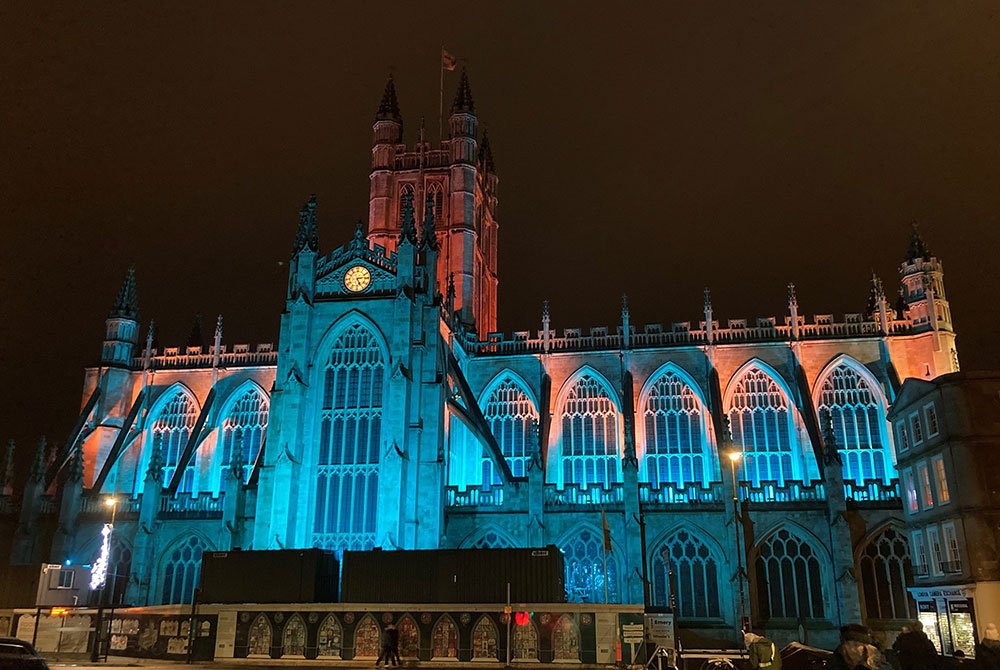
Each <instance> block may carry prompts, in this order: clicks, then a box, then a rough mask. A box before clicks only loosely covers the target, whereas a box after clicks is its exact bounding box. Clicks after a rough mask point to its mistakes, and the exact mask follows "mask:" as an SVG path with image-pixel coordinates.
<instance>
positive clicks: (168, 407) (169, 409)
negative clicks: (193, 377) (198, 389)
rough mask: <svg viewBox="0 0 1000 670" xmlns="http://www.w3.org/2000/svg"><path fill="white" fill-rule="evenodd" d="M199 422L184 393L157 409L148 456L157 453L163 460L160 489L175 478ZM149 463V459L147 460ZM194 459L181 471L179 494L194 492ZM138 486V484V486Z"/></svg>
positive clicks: (195, 409)
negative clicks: (182, 455) (185, 449)
mask: <svg viewBox="0 0 1000 670" xmlns="http://www.w3.org/2000/svg"><path fill="white" fill-rule="evenodd" d="M197 420H198V410H197V408H196V407H195V405H194V403H193V402H192V401H191V396H189V395H188V394H187V393H185V392H184V391H182V390H180V389H178V390H177V391H175V392H174V394H173V396H172V397H171V398H170V399H169V400H168V401H167V402H166V404H165V405H163V406H162V407H161V408H160V413H159V414H157V415H156V419H155V420H154V421H153V423H152V425H151V426H150V427H149V434H150V437H151V438H152V439H151V440H150V446H149V449H150V451H149V453H150V454H153V453H156V452H157V451H159V452H160V453H161V454H162V456H163V485H164V486H168V485H169V484H170V480H171V479H173V477H174V472H175V471H176V470H177V466H178V465H179V463H180V460H181V454H182V453H184V447H186V446H187V443H188V440H189V439H190V438H191V431H192V430H193V429H194V424H195V422H196V421H197ZM147 460H148V457H147ZM194 462H195V458H194V456H192V457H191V460H189V461H188V464H187V467H186V468H184V476H183V478H182V479H181V483H180V486H179V487H178V488H177V492H178V493H191V491H192V490H193V489H194V473H195V467H194ZM142 478H143V473H138V476H137V477H136V480H137V483H139V482H141V481H142ZM138 485H139V486H141V483H139V484H138Z"/></svg>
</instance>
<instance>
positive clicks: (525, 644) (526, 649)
mask: <svg viewBox="0 0 1000 670" xmlns="http://www.w3.org/2000/svg"><path fill="white" fill-rule="evenodd" d="M512 650H513V654H511V655H512V656H513V657H514V659H515V660H518V661H537V660H538V629H537V628H535V623H534V622H533V621H530V620H529V621H528V623H526V624H525V625H523V626H517V625H515V626H514V645H513V649H512Z"/></svg>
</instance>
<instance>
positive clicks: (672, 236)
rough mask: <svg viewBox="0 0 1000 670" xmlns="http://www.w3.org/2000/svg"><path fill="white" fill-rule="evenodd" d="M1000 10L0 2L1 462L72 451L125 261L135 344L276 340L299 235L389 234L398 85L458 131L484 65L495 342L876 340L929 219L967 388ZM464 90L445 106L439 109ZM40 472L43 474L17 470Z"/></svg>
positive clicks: (991, 286) (987, 303) (979, 317)
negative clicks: (899, 271)
mask: <svg viewBox="0 0 1000 670" xmlns="http://www.w3.org/2000/svg"><path fill="white" fill-rule="evenodd" d="M998 12H1000V10H998V5H997V3H996V2H992V1H988V0H983V1H970V2H963V3H944V2H936V1H927V2H920V1H914V0H902V1H899V2H888V1H887V2H878V3H871V2H838V3H829V2H827V3H812V2H802V1H801V0H780V1H778V0H776V1H773V2H767V3H763V2H722V3H711V2H697V3H687V2H685V3H676V4H669V3H662V2H655V3H650V4H648V5H641V4H639V3H608V2H590V3H582V2H573V3H557V2H545V3H538V2H523V3H514V2H504V3H499V2H497V3H455V2H436V3H427V2H422V3H416V2H408V3H400V4H392V3H386V2H377V3H376V2H365V3H356V4H353V5H351V4H347V3H340V2H315V3H305V2H281V3H275V2H266V3H254V2H239V3H224V2H212V3H199V2H186V3H185V2H181V3H175V2H170V3H152V2H142V3H136V2H129V3H110V2H107V3H77V2H72V3H65V6H60V4H59V3H42V2H27V3H23V4H18V3H10V2H5V3H3V4H2V5H0V225H2V231H3V244H2V246H0V279H2V285H0V380H2V391H0V393H2V397H0V436H3V437H7V436H11V437H15V438H17V439H18V441H19V444H25V445H26V446H27V444H33V443H34V441H35V440H36V439H37V436H38V435H39V434H42V433H45V434H47V435H49V436H50V438H51V439H54V440H56V441H60V442H61V441H62V440H63V439H64V438H65V434H66V432H67V431H68V429H69V427H70V426H71V425H72V423H73V420H74V418H75V414H74V412H75V411H76V410H78V408H79V405H80V393H81V381H82V368H83V367H84V366H85V365H87V364H91V363H93V362H95V361H96V359H97V356H98V354H99V352H100V342H101V337H102V329H103V321H104V318H105V316H106V315H107V312H108V309H109V308H110V306H111V302H112V299H113V297H114V294H115V292H116V290H117V288H118V285H119V283H120V281H121V278H122V276H123V274H124V272H125V269H126V267H127V266H128V265H129V264H130V263H134V264H135V265H136V267H137V273H138V281H139V295H140V305H141V310H142V318H143V320H144V321H146V320H148V319H150V318H155V319H156V320H157V322H158V323H159V324H160V328H161V331H160V332H161V337H160V340H161V344H164V345H170V344H183V342H184V339H185V338H186V334H187V332H188V331H189V329H190V326H191V322H192V318H193V315H194V314H195V313H199V312H200V313H202V314H204V315H205V316H206V321H208V322H211V321H212V320H213V319H214V316H215V315H216V314H218V313H220V312H221V313H222V314H223V315H224V316H225V340H226V341H227V342H228V343H230V344H231V343H234V342H259V341H273V340H274V339H275V337H276V334H277V325H278V317H279V313H280V310H281V306H282V304H281V303H282V298H283V292H284V286H285V281H286V279H285V267H283V266H282V265H280V263H281V262H282V261H284V260H286V259H287V256H288V251H289V248H290V244H291V241H292V238H293V235H294V230H295V223H296V211H297V209H298V207H299V206H300V205H301V203H302V202H303V201H304V200H305V198H306V197H308V195H309V194H310V193H313V192H315V193H317V194H318V197H319V203H320V225H321V228H320V242H321V245H322V247H323V249H325V250H329V249H330V248H332V247H333V246H336V245H338V244H340V243H341V242H342V241H344V240H346V239H347V238H348V237H349V235H350V234H351V232H352V230H353V222H354V221H355V220H357V219H358V218H359V217H361V216H364V215H365V214H366V212H367V197H368V195H367V194H368V168H369V160H370V153H369V149H370V133H371V130H370V126H371V121H372V116H373V114H374V112H375V108H376V106H377V103H378V99H379V96H380V94H381V91H382V87H383V85H384V81H385V77H386V74H387V72H388V71H389V68H390V67H392V68H394V71H395V75H396V80H397V84H398V88H399V97H400V104H401V106H402V111H403V115H404V117H405V120H406V137H407V141H408V142H412V141H413V139H414V137H415V134H416V129H417V127H418V126H419V119H420V117H421V116H426V117H427V119H428V126H429V127H431V128H434V127H436V125H437V120H436V114H437V106H438V49H439V48H440V45H442V44H444V45H446V46H447V48H448V49H449V50H450V51H451V52H452V53H454V54H456V55H458V56H460V57H463V58H465V59H466V60H467V63H468V65H469V69H470V77H471V81H472V87H473V91H474V94H475V98H476V104H477V110H478V111H479V116H480V120H481V123H482V124H484V125H485V126H487V127H488V128H489V131H490V134H491V137H492V139H493V146H494V153H495V156H496V160H497V164H498V171H499V173H500V178H501V182H500V186H501V199H500V202H501V205H500V224H501V229H500V256H499V258H500V281H501V284H500V323H501V327H502V328H503V329H504V330H505V331H511V330H519V329H527V328H537V327H538V323H539V314H540V310H541V302H542V300H543V299H545V298H548V299H550V300H551V301H552V315H553V325H554V326H555V327H557V328H560V329H561V328H565V327H573V326H581V327H588V326H592V325H609V326H613V325H614V324H615V323H616V321H617V319H618V310H619V300H620V296H621V294H622V293H628V294H629V297H630V301H631V303H632V314H633V318H634V320H635V321H636V322H638V323H640V324H641V323H645V322H663V323H670V322H671V321H681V320H697V319H698V318H699V314H700V307H701V291H702V288H703V287H704V286H706V285H707V286H710V287H711V288H712V290H713V296H714V302H715V307H716V314H717V315H718V316H719V317H720V318H722V319H726V318H740V317H747V318H752V317H755V316H758V315H760V316H766V315H781V314H782V313H783V311H784V308H785V288H784V287H785V284H786V283H787V282H788V281H794V282H796V284H797V286H798V293H799V302H800V305H801V309H802V310H803V311H804V312H805V313H807V314H813V313H817V312H819V313H825V312H833V313H843V312H846V311H860V310H861V309H862V308H863V307H864V303H865V298H866V293H867V286H868V276H869V273H870V271H871V269H872V268H874V269H875V270H876V271H877V272H878V273H880V274H881V275H882V277H883V278H884V279H886V283H887V284H888V285H890V286H892V287H894V286H895V276H896V275H895V272H896V265H897V263H898V262H899V260H900V257H901V255H902V252H903V250H904V247H905V241H906V237H907V234H908V228H907V227H908V222H909V221H910V220H911V219H916V220H918V221H919V222H921V225H922V230H923V231H924V234H925V237H926V238H927V240H928V242H929V243H930V245H931V248H932V249H933V250H934V251H935V253H936V254H937V255H939V256H940V257H941V258H942V259H943V260H944V262H945V268H946V271H947V274H946V282H947V290H948V294H949V297H950V299H951V301H952V309H953V312H954V315H955V321H956V323H957V329H958V332H959V353H960V355H961V358H962V363H963V367H964V368H965V369H972V368H987V367H993V368H996V367H1000V353H998V348H997V346H996V345H995V342H994V339H993V337H994V334H995V333H997V332H998V331H1000V310H997V309H996V308H995V307H994V300H995V298H994V292H995V289H996V286H997V282H996V278H995V275H994V267H993V266H994V263H995V261H996V252H997V249H1000V228H998V223H1000V221H998V212H1000V16H998ZM456 83H457V77H456V76H455V75H449V79H448V81H447V82H446V104H447V101H449V100H450V97H451V95H452V93H453V91H454V86H455V84H456ZM19 460H20V459H19Z"/></svg>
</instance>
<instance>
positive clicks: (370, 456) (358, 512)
mask: <svg viewBox="0 0 1000 670" xmlns="http://www.w3.org/2000/svg"><path fill="white" fill-rule="evenodd" d="M384 377H385V364H384V361H383V358H382V352H381V350H380V349H379V345H378V341H377V340H376V339H375V336H374V335H373V334H372V333H371V332H370V331H369V330H368V329H367V328H365V327H364V326H361V325H360V324H358V325H353V326H351V327H349V328H347V329H346V330H345V331H344V332H343V333H341V335H340V336H339V337H338V338H337V340H336V342H334V344H333V350H332V351H331V353H330V356H329V358H328V359H327V361H326V366H325V372H324V384H323V402H322V410H321V424H320V436H319V448H318V452H319V458H318V464H317V473H316V508H315V519H314V524H313V546H316V547H321V548H324V549H332V550H344V549H350V550H365V549H371V548H372V547H373V546H374V545H375V511H376V503H377V498H378V464H379V448H380V445H381V430H382V403H383V398H382V395H383V393H382V386H383V382H384Z"/></svg>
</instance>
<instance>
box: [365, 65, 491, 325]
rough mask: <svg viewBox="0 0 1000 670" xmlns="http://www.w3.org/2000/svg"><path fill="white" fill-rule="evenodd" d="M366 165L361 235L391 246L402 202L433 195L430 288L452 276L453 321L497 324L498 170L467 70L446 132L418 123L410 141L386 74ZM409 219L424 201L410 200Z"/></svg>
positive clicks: (442, 286) (442, 289)
mask: <svg viewBox="0 0 1000 670" xmlns="http://www.w3.org/2000/svg"><path fill="white" fill-rule="evenodd" d="M372 132H373V141H372V172H371V177H370V178H371V192H370V197H369V210H368V239H369V240H370V241H371V242H373V243H374V244H378V245H381V246H382V247H384V248H386V249H387V250H389V251H394V250H395V249H396V245H397V244H398V241H399V237H400V227H401V221H402V217H403V202H404V198H406V197H407V196H410V197H412V201H413V202H415V203H424V202H427V201H428V199H429V200H430V201H431V203H433V211H434V217H435V222H434V229H435V231H436V236H437V240H438V245H439V246H440V253H439V255H438V260H437V273H436V274H437V287H438V288H437V291H438V293H440V294H441V295H442V296H444V295H448V291H449V288H448V287H449V283H450V282H453V283H454V302H453V306H452V308H453V309H454V312H455V316H456V317H457V321H458V323H459V324H460V325H462V326H463V327H465V328H467V329H470V330H474V331H475V332H476V333H478V334H479V336H480V337H485V335H486V334H487V333H489V332H491V331H494V330H496V328H497V321H496V307H497V253H496V249H497V227H498V225H497V218H496V209H497V181H498V180H497V176H496V169H495V165H494V162H493V153H492V149H491V147H490V145H489V141H488V139H487V138H486V137H485V134H484V135H483V136H482V137H480V133H479V119H478V117H477V116H476V105H475V100H474V99H473V97H472V88H471V86H470V84H469V77H468V74H467V73H466V72H465V71H464V70H463V71H462V76H461V80H460V81H459V85H458V90H457V91H456V93H455V98H454V102H453V103H452V106H451V115H450V116H449V118H448V137H446V138H441V140H440V141H439V142H438V143H437V145H436V146H435V145H434V144H433V143H432V142H430V141H428V140H427V138H426V136H425V130H424V128H423V124H421V129H420V135H419V137H418V138H417V142H416V144H415V145H413V146H412V147H408V146H407V145H406V144H405V143H403V117H402V115H401V113H400V110H399V102H398V98H397V96H396V85H395V82H394V81H393V79H392V78H391V77H390V78H389V81H388V82H387V83H386V87H385V91H384V93H383V95H382V101H381V103H380V104H379V107H378V111H377V112H376V114H375V123H374V124H373V126H372ZM416 209H417V212H416V215H417V221H416V227H417V228H418V229H421V228H422V226H423V221H422V217H423V215H424V210H425V208H424V207H419V206H418V207H417V208H416Z"/></svg>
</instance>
